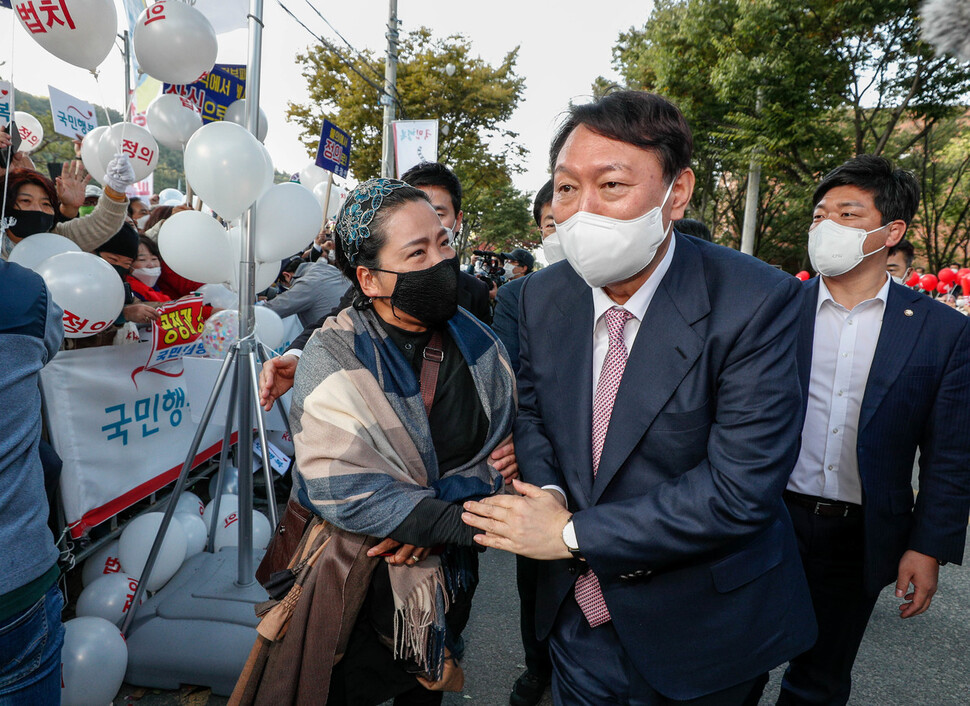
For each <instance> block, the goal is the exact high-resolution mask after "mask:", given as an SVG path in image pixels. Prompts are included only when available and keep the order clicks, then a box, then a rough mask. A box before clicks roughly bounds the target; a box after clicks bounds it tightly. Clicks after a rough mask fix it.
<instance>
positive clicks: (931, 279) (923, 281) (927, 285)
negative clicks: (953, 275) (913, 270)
mask: <svg viewBox="0 0 970 706" xmlns="http://www.w3.org/2000/svg"><path fill="white" fill-rule="evenodd" d="M938 283H939V280H938V279H937V278H936V275H923V276H922V277H920V278H919V286H920V287H922V288H923V289H925V290H926V291H927V292H932V291H933V290H934V289H936V285H937V284H938Z"/></svg>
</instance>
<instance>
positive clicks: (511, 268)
mask: <svg viewBox="0 0 970 706" xmlns="http://www.w3.org/2000/svg"><path fill="white" fill-rule="evenodd" d="M513 277H515V265H513V264H512V263H511V262H506V263H505V279H512V278H513Z"/></svg>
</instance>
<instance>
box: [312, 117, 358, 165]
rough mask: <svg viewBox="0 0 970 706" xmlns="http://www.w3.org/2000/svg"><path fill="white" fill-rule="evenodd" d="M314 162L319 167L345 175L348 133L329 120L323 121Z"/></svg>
mask: <svg viewBox="0 0 970 706" xmlns="http://www.w3.org/2000/svg"><path fill="white" fill-rule="evenodd" d="M316 164H317V166H318V167H320V168H321V169H326V170H327V171H329V172H333V173H334V174H336V175H337V176H338V177H346V176H347V170H348V168H349V167H350V135H348V134H347V133H346V132H344V131H343V130H341V129H340V128H339V127H337V126H336V125H334V124H333V123H332V122H330V121H329V120H324V121H323V129H322V130H321V131H320V146H319V147H317V160H316Z"/></svg>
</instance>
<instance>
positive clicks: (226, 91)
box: [162, 64, 246, 123]
mask: <svg viewBox="0 0 970 706" xmlns="http://www.w3.org/2000/svg"><path fill="white" fill-rule="evenodd" d="M240 68H242V71H241V72H240ZM240 73H242V75H243V76H244V77H245V67H239V66H236V65H234V64H216V65H215V66H214V67H212V71H210V72H209V73H207V74H205V75H204V76H203V77H202V78H201V79H199V80H198V81H196V82H195V83H189V84H186V85H181V86H180V85H175V84H171V83H164V84H162V93H174V94H176V95H179V96H182V97H183V98H185V99H187V100H188V101H189V102H191V103H192V104H193V105H194V106H195V107H196V109H197V110H198V111H199V113H201V114H202V122H203V123H211V122H214V121H216V120H222V118H223V117H224V116H225V114H226V108H228V107H229V106H230V105H232V104H233V103H235V102H236V101H237V100H239V99H240V98H245V97H246V80H245V78H244V77H243V78H240V77H239V74H240Z"/></svg>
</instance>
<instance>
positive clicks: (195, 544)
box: [173, 512, 208, 559]
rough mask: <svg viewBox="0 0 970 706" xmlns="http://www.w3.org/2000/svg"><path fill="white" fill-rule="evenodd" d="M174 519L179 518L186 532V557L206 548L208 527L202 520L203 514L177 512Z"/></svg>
mask: <svg viewBox="0 0 970 706" xmlns="http://www.w3.org/2000/svg"><path fill="white" fill-rule="evenodd" d="M174 519H175V520H178V522H179V524H181V525H182V531H183V532H185V558H186V559H188V558H189V557H190V556H195V555H196V554H198V553H199V552H201V551H202V550H203V549H205V540H206V533H207V529H208V528H207V527H206V525H205V522H203V521H202V515H196V514H194V513H188V512H176V513H175V516H174ZM173 521H174V520H173Z"/></svg>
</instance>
